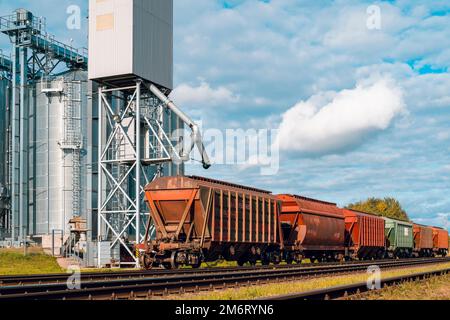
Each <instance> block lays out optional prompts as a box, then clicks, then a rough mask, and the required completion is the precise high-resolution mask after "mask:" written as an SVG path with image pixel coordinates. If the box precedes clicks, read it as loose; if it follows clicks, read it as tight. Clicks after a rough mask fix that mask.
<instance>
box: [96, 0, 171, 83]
mask: <svg viewBox="0 0 450 320" xmlns="http://www.w3.org/2000/svg"><path fill="white" fill-rule="evenodd" d="M136 78H141V79H143V80H146V81H150V82H152V83H154V84H156V85H159V86H162V87H164V88H167V89H172V88H173V0H89V79H90V80H97V81H100V82H102V81H103V82H108V83H113V84H121V85H128V84H132V83H133V81H134V80H135V79H136Z"/></svg>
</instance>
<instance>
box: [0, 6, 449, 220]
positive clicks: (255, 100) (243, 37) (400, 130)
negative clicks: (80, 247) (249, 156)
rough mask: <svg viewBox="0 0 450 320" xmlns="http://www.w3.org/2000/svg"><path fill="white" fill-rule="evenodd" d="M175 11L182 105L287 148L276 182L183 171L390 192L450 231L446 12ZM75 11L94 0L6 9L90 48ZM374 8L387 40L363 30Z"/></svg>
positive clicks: (217, 124) (300, 189)
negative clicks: (271, 135)
mask: <svg viewBox="0 0 450 320" xmlns="http://www.w3.org/2000/svg"><path fill="white" fill-rule="evenodd" d="M174 2H175V14H174V18H175V41H174V48H175V56H174V63H175V74H174V76H175V87H176V89H175V92H174V94H173V97H174V100H175V101H176V102H178V103H179V104H180V106H181V107H182V108H183V109H184V110H185V111H186V112H188V113H189V114H191V115H192V116H193V117H195V118H196V119H201V120H202V122H203V126H204V127H207V128H218V129H226V128H243V129H247V128H255V129H258V128H271V129H279V130H280V131H281V132H283V133H284V135H285V136H288V137H290V138H291V139H288V141H287V142H286V141H285V142H284V143H283V144H282V145H283V148H282V153H281V165H280V171H279V173H278V175H277V176H275V177H274V176H262V175H261V174H260V171H259V170H258V168H251V167H250V168H248V169H246V170H243V169H242V168H238V167H235V166H215V167H213V168H211V169H210V170H209V171H207V172H205V171H203V170H202V169H201V168H200V167H199V166H188V172H189V173H194V174H198V175H207V176H210V177H214V178H220V179H224V180H230V181H234V182H238V183H242V184H248V185H254V186H257V187H260V188H264V189H269V190H273V191H274V192H291V193H298V194H302V195H306V196H311V197H317V198H319V199H324V200H330V201H335V202H337V203H338V204H340V205H345V204H348V203H349V202H354V201H358V200H361V199H365V198H367V197H371V196H376V197H384V196H393V197H396V198H398V199H399V200H400V201H401V202H402V204H403V205H404V207H405V209H406V210H407V211H408V213H409V215H410V216H411V217H412V218H413V219H415V220H416V221H417V222H422V223H429V224H435V225H441V226H446V227H447V228H448V227H450V223H449V218H450V197H448V195H449V194H450V179H449V176H450V160H449V154H450V126H449V123H450V90H449V88H450V74H449V66H450V2H448V1H435V0H428V1H411V0H398V1H352V0H348V1H343V0H335V1H314V0H309V1H307V0H271V1H269V0H266V1H258V0H246V1H244V0H227V1H218V0H175V1H174ZM71 4H79V5H80V6H81V7H82V13H83V17H86V16H87V1H50V0H47V1H45V0H44V1H39V2H38V1H17V0H15V1H0V10H1V12H2V13H5V14H7V13H8V12H10V11H12V10H13V9H14V8H16V7H26V8H30V9H31V10H32V11H34V12H36V13H37V14H38V15H46V16H47V20H48V27H49V30H50V31H51V32H52V33H54V34H56V35H57V37H58V39H60V40H63V41H68V40H69V39H71V38H72V39H74V44H75V45H77V46H85V45H86V42H87V41H86V38H87V34H86V29H87V24H86V21H85V20H83V23H82V29H81V30H76V31H69V30H67V28H66V27H65V21H66V19H67V14H66V9H67V7H68V6H69V5H71ZM370 5H377V6H379V8H380V9H381V11H380V13H381V29H379V30H377V29H375V30H370V29H368V28H367V25H366V22H367V19H368V14H367V8H368V7H369V6H370ZM1 45H2V46H3V47H5V48H7V47H8V44H7V41H5V40H4V39H3V40H2V42H1ZM368 106H370V108H368ZM344 109H345V110H344ZM352 115H355V116H352Z"/></svg>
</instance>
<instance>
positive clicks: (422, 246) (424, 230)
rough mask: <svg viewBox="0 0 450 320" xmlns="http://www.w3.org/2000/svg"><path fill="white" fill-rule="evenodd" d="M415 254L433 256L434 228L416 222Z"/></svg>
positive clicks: (414, 228) (417, 255)
mask: <svg viewBox="0 0 450 320" xmlns="http://www.w3.org/2000/svg"><path fill="white" fill-rule="evenodd" d="M413 232H414V256H415V257H431V256H432V255H433V229H432V228H431V227H428V226H424V225H421V224H414V227H413Z"/></svg>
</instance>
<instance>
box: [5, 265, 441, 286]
mask: <svg viewBox="0 0 450 320" xmlns="http://www.w3.org/2000/svg"><path fill="white" fill-rule="evenodd" d="M428 260H429V259H428V258H420V259H402V260H373V261H351V262H346V263H320V264H293V265H278V266H275V265H272V266H253V267H223V268H222V267H219V268H205V269H177V270H164V269H154V270H151V271H144V270H133V271H119V272H83V273H81V281H95V280H97V281H101V280H105V281H106V280H119V279H136V278H143V277H157V276H175V275H188V274H209V273H217V272H235V271H252V270H267V269H283V270H285V269H290V268H305V269H307V268H322V267H329V266H344V265H354V264H367V265H371V264H377V263H383V262H386V261H389V262H390V263H402V262H403V261H410V262H415V261H419V262H420V261H428ZM434 261H436V262H439V261H449V262H450V258H435V259H434ZM70 276H71V274H69V273H54V274H41V275H39V274H37V275H13V276H0V288H2V287H4V286H13V285H16V286H17V285H29V284H40V285H41V284H49V283H59V282H64V283H66V282H67V280H68V279H69V277H70Z"/></svg>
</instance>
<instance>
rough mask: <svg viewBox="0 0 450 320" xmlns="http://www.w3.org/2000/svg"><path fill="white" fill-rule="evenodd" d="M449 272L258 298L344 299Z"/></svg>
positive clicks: (436, 272) (405, 276)
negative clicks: (379, 285) (373, 287)
mask: <svg viewBox="0 0 450 320" xmlns="http://www.w3.org/2000/svg"><path fill="white" fill-rule="evenodd" d="M449 273H450V268H448V269H444V270H436V271H428V272H421V273H415V274H410V275H403V276H398V277H391V278H387V279H382V280H381V288H380V289H372V288H371V287H369V286H368V285H367V282H360V283H356V284H349V285H343V286H335V287H330V288H325V289H318V290H312V291H306V292H302V293H294V294H287V295H280V296H273V297H266V298H262V299H258V300H271V301H304V300H332V299H345V298H348V297H351V296H355V295H359V294H363V293H367V292H369V291H372V292H376V291H380V290H383V289H385V288H387V287H390V286H395V285H399V284H402V283H404V282H407V281H419V280H424V279H427V278H429V277H432V276H442V275H446V274H449Z"/></svg>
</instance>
